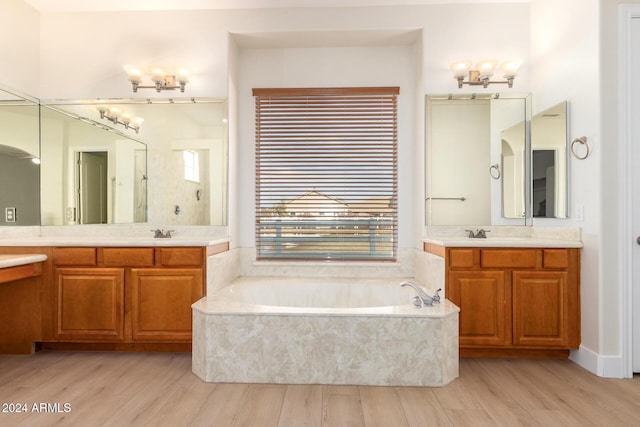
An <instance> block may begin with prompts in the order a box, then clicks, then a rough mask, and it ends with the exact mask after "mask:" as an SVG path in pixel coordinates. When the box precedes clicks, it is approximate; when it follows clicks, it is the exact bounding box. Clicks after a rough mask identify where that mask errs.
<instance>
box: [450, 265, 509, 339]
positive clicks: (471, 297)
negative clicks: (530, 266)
mask: <svg viewBox="0 0 640 427" xmlns="http://www.w3.org/2000/svg"><path fill="white" fill-rule="evenodd" d="M506 290H507V288H506V286H505V273H504V272H503V271H479V270H468V271H450V272H449V281H448V282H447V298H448V299H449V300H451V302H453V303H454V304H456V305H457V306H458V307H460V318H459V325H460V346H461V347H464V346H481V345H485V346H486V345H489V346H504V345H507V344H509V343H510V338H511V337H510V335H509V333H510V331H508V330H507V328H508V326H509V322H508V320H510V319H507V318H506V316H507V313H508V312H509V310H510V307H506V305H507V297H508V296H507V295H506Z"/></svg>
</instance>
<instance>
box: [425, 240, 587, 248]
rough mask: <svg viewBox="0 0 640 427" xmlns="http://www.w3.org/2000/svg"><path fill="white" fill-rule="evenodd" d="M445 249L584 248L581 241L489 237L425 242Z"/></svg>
mask: <svg viewBox="0 0 640 427" xmlns="http://www.w3.org/2000/svg"><path fill="white" fill-rule="evenodd" d="M423 242H424V243H432V244H434V245H438V246H444V247H472V248H582V247H583V244H582V242H581V241H580V240H566V239H550V238H539V237H487V238H486V239H471V238H469V237H431V238H427V239H424V240H423Z"/></svg>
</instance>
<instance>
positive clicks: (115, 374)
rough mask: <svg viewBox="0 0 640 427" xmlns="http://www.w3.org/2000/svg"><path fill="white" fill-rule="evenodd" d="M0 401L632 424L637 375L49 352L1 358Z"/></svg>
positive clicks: (273, 422)
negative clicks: (204, 369)
mask: <svg viewBox="0 0 640 427" xmlns="http://www.w3.org/2000/svg"><path fill="white" fill-rule="evenodd" d="M407 369H415V367H407ZM0 404H2V408H0V410H4V411H6V410H15V409H16V408H17V407H19V408H21V409H24V408H25V407H26V410H27V412H26V413H25V412H23V413H7V412H0V425H1V426H30V427H31V426H118V427H122V426H130V425H134V426H146V425H151V426H172V427H174V426H223V427H231V426H259V427H265V426H283V427H301V426H383V427H396V426H398V427H399V426H420V427H423V426H510V427H511V426H518V425H521V426H547V427H548V426H637V425H640V378H634V379H626V380H621V379H605V378H599V377H597V376H595V375H592V374H591V373H589V372H587V371H585V370H584V369H582V368H580V367H579V366H577V365H575V364H573V363H572V362H570V361H568V360H516V359H472V358H469V359H462V360H461V361H460V377H459V378H458V379H457V380H455V381H454V382H452V383H451V384H449V385H447V386H446V387H442V388H420V387H363V386H326V385H325V386H323V385H312V386H307V385H277V384H207V383H204V382H202V381H201V380H200V379H199V378H197V377H196V376H195V375H193V374H192V373H191V355H190V354H187V353H98V352H62V351H56V352H41V353H38V354H36V355H33V356H10V355H0ZM23 405H24V406H23ZM36 410H39V411H36Z"/></svg>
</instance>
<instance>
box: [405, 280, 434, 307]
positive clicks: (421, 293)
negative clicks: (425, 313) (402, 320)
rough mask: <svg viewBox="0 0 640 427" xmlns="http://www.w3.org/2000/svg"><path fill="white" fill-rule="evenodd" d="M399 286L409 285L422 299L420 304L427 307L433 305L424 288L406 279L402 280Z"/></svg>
mask: <svg viewBox="0 0 640 427" xmlns="http://www.w3.org/2000/svg"><path fill="white" fill-rule="evenodd" d="M400 286H402V287H405V286H411V287H412V288H413V289H414V290H415V291H416V293H417V294H418V296H419V297H420V299H421V300H422V305H425V306H427V307H430V306H432V305H433V298H431V297H430V296H429V295H428V294H427V292H426V291H425V290H424V288H423V287H422V286H420V285H416V284H415V283H413V282H409V281H408V280H405V281H404V282H402V283H400Z"/></svg>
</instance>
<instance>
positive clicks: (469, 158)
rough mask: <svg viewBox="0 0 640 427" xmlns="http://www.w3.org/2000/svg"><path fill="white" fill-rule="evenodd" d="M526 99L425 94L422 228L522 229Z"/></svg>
mask: <svg viewBox="0 0 640 427" xmlns="http://www.w3.org/2000/svg"><path fill="white" fill-rule="evenodd" d="M529 104H530V98H529V97H528V96H527V95H516V96H498V95H496V94H459V95H430V96H427V105H426V114H427V120H426V143H427V146H426V180H427V181H426V197H425V207H426V224H427V225H496V224H502V225H506V224H511V225H525V220H526V214H527V204H526V200H527V186H526V180H527V177H526V174H527V170H526V166H525V165H526V162H527V159H528V156H527V147H528V138H527V131H526V128H527V124H528V120H529V118H528V116H527V114H528V111H529Z"/></svg>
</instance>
